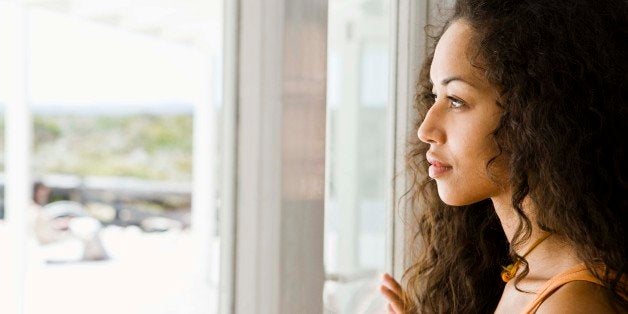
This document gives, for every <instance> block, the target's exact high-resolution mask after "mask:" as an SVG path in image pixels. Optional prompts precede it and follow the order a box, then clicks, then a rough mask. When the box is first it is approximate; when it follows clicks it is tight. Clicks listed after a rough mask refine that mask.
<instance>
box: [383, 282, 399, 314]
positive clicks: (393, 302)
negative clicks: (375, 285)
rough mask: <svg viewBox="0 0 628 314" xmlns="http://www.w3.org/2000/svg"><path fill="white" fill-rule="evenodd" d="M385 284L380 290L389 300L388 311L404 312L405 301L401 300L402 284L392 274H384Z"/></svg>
mask: <svg viewBox="0 0 628 314" xmlns="http://www.w3.org/2000/svg"><path fill="white" fill-rule="evenodd" d="M382 279H383V280H384V281H383V284H382V285H381V286H380V291H381V293H382V294H383V295H384V297H385V298H386V299H387V300H388V302H389V304H388V311H389V312H390V313H399V314H401V313H403V302H402V301H401V286H400V285H399V283H397V281H395V279H393V278H392V277H391V276H390V275H388V274H384V276H383V277H382Z"/></svg>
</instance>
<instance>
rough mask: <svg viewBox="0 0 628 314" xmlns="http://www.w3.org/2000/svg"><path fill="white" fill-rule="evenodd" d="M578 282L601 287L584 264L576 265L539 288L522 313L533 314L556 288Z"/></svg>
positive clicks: (600, 283) (599, 282)
mask: <svg viewBox="0 0 628 314" xmlns="http://www.w3.org/2000/svg"><path fill="white" fill-rule="evenodd" d="M578 280H580V281H588V282H592V283H595V284H598V285H601V286H602V285H603V284H602V282H601V281H600V280H598V279H597V278H595V276H593V275H592V274H591V272H589V270H588V269H587V266H586V265H585V264H584V263H581V264H578V265H576V266H574V267H572V268H570V269H568V270H567V271H565V272H563V273H561V274H558V275H556V276H554V277H552V278H550V280H548V281H547V282H546V283H545V285H543V287H541V289H540V290H539V292H538V295H537V297H536V299H534V301H532V303H530V304H529V305H528V306H527V307H526V309H525V310H524V311H523V313H526V314H534V313H535V312H536V310H538V308H539V306H541V303H543V301H545V299H547V298H548V297H549V296H550V295H552V293H554V292H556V290H558V288H560V287H562V286H563V285H565V284H567V283H569V282H572V281H578ZM622 297H624V298H626V296H625V295H622Z"/></svg>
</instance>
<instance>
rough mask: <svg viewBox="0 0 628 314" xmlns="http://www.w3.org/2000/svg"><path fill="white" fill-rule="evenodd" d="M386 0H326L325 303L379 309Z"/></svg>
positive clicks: (343, 308)
mask: <svg viewBox="0 0 628 314" xmlns="http://www.w3.org/2000/svg"><path fill="white" fill-rule="evenodd" d="M389 11H390V10H389V1H378V0H375V1H372V0H368V1H359V0H345V1H333V0H332V1H330V2H329V24H328V30H329V31H328V71H327V73H328V77H327V80H328V95H327V99H328V102H327V105H328V113H327V119H328V120H327V125H328V127H327V193H326V210H325V211H326V213H325V215H326V216H325V269H326V273H327V281H326V284H325V292H324V302H325V309H326V311H327V312H330V313H380V312H381V310H382V309H383V306H384V301H383V299H382V298H381V297H380V296H379V292H378V291H379V290H378V289H377V287H378V285H379V282H380V278H379V275H380V274H381V273H382V272H384V270H385V266H386V261H387V259H388V258H389V257H388V256H387V249H386V238H387V230H388V227H389V226H388V223H387V217H388V216H387V215H388V210H389V208H388V206H387V199H386V197H387V195H386V193H387V191H388V189H389V188H390V185H391V181H392V178H388V177H387V176H388V174H387V169H388V165H389V164H390V163H391V162H392V160H391V156H389V155H388V147H389V146H390V142H389V141H390V140H391V139H390V138H389V132H388V130H389V128H390V125H389V124H390V122H389V114H390V110H391V107H392V106H391V104H389V103H388V99H389V97H388V95H389V88H388V86H389V80H390V78H389V72H390V71H389V67H390V64H391V62H390V58H389V50H390V45H391V43H390V40H389V32H388V30H389V24H390V19H391V17H390V14H389Z"/></svg>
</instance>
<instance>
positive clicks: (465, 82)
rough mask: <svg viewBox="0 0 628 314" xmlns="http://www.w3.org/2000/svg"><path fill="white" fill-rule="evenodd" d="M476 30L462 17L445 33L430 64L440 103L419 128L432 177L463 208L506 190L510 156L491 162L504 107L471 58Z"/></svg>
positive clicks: (440, 191)
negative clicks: (494, 133) (502, 185)
mask: <svg viewBox="0 0 628 314" xmlns="http://www.w3.org/2000/svg"><path fill="white" fill-rule="evenodd" d="M471 35H472V30H471V28H470V27H469V26H468V25H467V24H466V23H465V22H463V21H456V22H454V23H453V24H451V26H449V28H448V29H447V30H446V31H445V33H444V34H443V36H442V37H441V39H440V41H439V42H438V45H437V46H436V50H435V52H434V59H433V61H432V66H431V68H430V78H431V80H432V82H433V86H434V87H433V90H432V92H433V94H434V95H436V97H435V102H434V105H433V106H432V107H431V108H430V109H429V111H428V112H427V115H426V116H425V119H424V121H423V123H422V124H421V126H420V127H419V130H418V132H417V133H418V137H419V139H420V140H421V141H423V142H425V143H428V144H429V145H430V149H429V151H428V152H427V159H428V161H429V162H430V164H431V166H430V169H429V175H430V177H432V178H434V180H436V185H437V187H438V194H439V196H440V198H441V200H442V201H443V202H445V203H446V204H449V205H454V206H461V205H468V204H472V203H476V202H479V201H481V200H484V199H487V198H490V197H493V196H496V195H498V194H500V193H501V192H502V191H500V188H499V186H500V185H499V183H503V178H505V173H506V172H505V171H504V169H505V167H504V166H503V165H504V161H503V160H504V158H499V159H497V160H496V161H495V162H494V163H493V165H492V166H491V168H490V170H491V174H492V175H493V178H494V179H496V180H497V182H495V181H492V180H491V178H489V173H488V172H487V169H486V164H487V162H488V161H489V159H491V158H492V157H493V156H495V155H496V154H497V146H496V144H495V143H494V142H493V140H492V135H491V132H492V131H493V130H494V129H495V128H496V127H497V124H498V120H499V116H500V113H501V109H500V108H499V107H498V106H497V103H496V101H497V97H498V93H497V90H496V89H495V88H494V87H493V86H491V85H490V84H489V82H488V81H487V80H486V79H485V77H484V75H483V74H482V72H481V71H480V70H479V69H477V68H476V67H473V66H472V65H471V63H470V60H469V57H468V53H467V52H468V48H469V45H470V37H471Z"/></svg>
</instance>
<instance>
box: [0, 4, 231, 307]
mask: <svg viewBox="0 0 628 314" xmlns="http://www.w3.org/2000/svg"><path fill="white" fill-rule="evenodd" d="M3 3H4V1H0V5H3ZM24 3H25V4H24V7H23V8H25V9H26V12H27V16H28V19H26V20H25V21H24V22H25V23H26V25H28V26H27V28H26V31H25V33H24V34H22V36H24V38H27V43H28V44H27V54H26V55H27V56H28V57H27V69H28V72H27V73H26V74H27V77H28V79H27V83H26V84H27V87H28V88H27V90H28V100H29V102H30V108H31V114H32V123H33V125H32V127H33V131H34V132H33V150H32V153H31V165H32V168H31V170H32V174H33V199H32V206H31V208H28V209H27V211H28V213H27V218H28V221H29V225H28V228H29V230H28V231H29V232H28V233H29V237H28V253H29V254H28V256H27V257H26V260H24V263H25V264H26V265H27V266H26V275H25V278H26V282H25V285H26V291H25V293H26V296H25V298H24V299H25V300H26V304H25V305H24V309H25V313H28V314H40V313H151V314H152V313H157V314H159V313H164V314H165V313H192V314H194V313H199V314H200V313H203V314H205V313H215V312H216V311H217V308H218V304H217V300H218V286H219V284H218V280H219V279H218V269H219V265H218V261H219V252H220V249H219V238H218V236H217V234H218V233H217V230H216V226H217V223H216V220H217V218H218V217H217V216H216V213H217V212H218V208H217V204H218V203H219V202H218V200H217V198H218V196H219V195H220V191H219V189H218V188H219V187H220V186H219V185H217V184H214V185H213V186H212V185H207V184H205V185H203V186H205V187H207V189H205V190H199V189H198V187H199V184H198V182H204V183H206V182H212V181H214V182H216V181H217V180H218V178H219V176H220V173H218V171H217V169H219V168H218V167H219V165H220V160H218V159H219V157H220V156H221V153H220V151H219V147H218V141H217V140H216V139H212V140H208V136H216V133H215V132H214V133H212V132H211V128H217V127H218V126H217V123H218V122H219V121H220V120H219V119H216V117H219V114H217V113H215V112H217V111H219V110H220V108H221V101H222V99H221V92H220V91H221V89H222V87H221V86H222V83H221V81H220V79H221V77H222V73H220V71H222V67H221V66H220V63H221V62H222V58H221V53H222V51H221V50H222V49H221V45H222V31H221V30H222V25H221V23H222V1H220V0H207V1H161V2H158V3H148V2H137V3H136V2H134V1H130V2H129V1H122V2H121V1H110V0H94V1H65V0H64V1H61V0H59V1H56V0H52V1H29V2H28V4H26V2H24ZM2 14H14V13H12V12H8V11H6V10H4V9H2V8H0V20H2ZM1 35H2V32H0V42H3V39H2V38H3V37H2V36H1ZM4 42H5V43H6V41H4ZM2 61H3V60H0V64H3V63H2ZM1 76H2V73H0V82H3V80H6V79H10V78H6V77H1ZM2 102H3V97H2V95H0V119H1V121H2V122H0V127H2V129H1V130H0V148H1V149H2V154H0V172H2V171H3V170H4V158H3V156H4V155H3V152H4V132H3V131H4V110H3V109H2V106H3V105H2ZM214 113H215V114H214ZM199 117H200V118H199ZM208 125H209V126H210V127H207V126H208ZM218 136H219V135H218ZM199 139H200V140H199ZM199 143H200V145H198V144H199ZM205 143H207V144H206V146H203V144H205ZM210 144H211V145H210ZM210 146H211V147H210ZM214 167H216V168H214ZM199 169H200V170H199ZM205 170H207V171H205ZM208 176H210V177H213V178H208ZM0 183H2V185H4V184H5V183H4V180H3V177H2V176H1V175H0ZM198 191H201V192H202V193H197V192H198ZM193 194H194V196H195V197H194V198H193V197H192V196H193ZM3 196H4V192H1V194H0V206H2V207H0V208H1V209H3V208H4V205H3V203H4V202H3ZM1 209H0V218H1V215H2V211H1ZM5 227H6V226H5V225H4V223H3V222H0V229H3V228H5ZM0 232H3V230H0ZM0 234H4V233H0ZM2 240H3V242H2V243H1V244H3V245H1V246H0V256H8V255H9V254H10V252H5V248H6V247H7V246H6V245H4V244H5V242H6V241H7V240H6V239H2ZM0 271H9V272H10V270H0ZM2 274H5V273H4V272H3V273H2ZM3 277H4V276H3ZM4 289H11V287H8V286H7V285H4V284H1V283H0V295H6V294H5V293H4V292H5V290H4ZM5 312H6V310H3V306H2V305H0V313H5Z"/></svg>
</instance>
